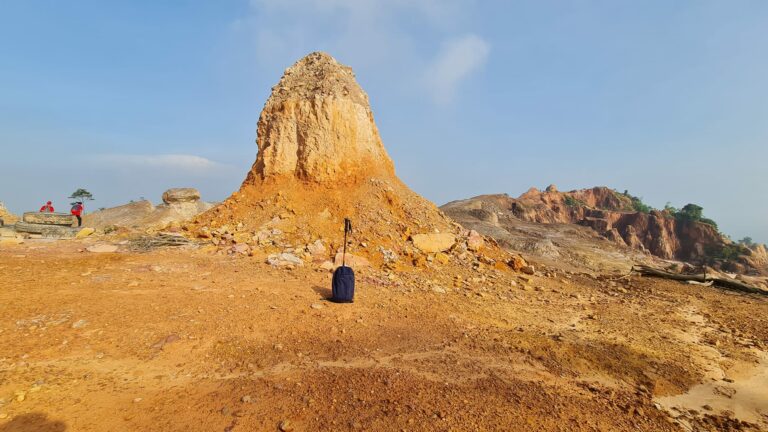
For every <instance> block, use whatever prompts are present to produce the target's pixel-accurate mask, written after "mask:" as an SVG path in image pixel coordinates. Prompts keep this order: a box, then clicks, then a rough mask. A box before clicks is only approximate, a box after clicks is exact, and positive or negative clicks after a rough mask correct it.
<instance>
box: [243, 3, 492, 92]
mask: <svg viewBox="0 0 768 432" xmlns="http://www.w3.org/2000/svg"><path fill="white" fill-rule="evenodd" d="M475 1H476V0H250V12H249V14H248V15H246V16H243V17H239V18H238V19H236V20H234V21H233V22H232V24H231V26H230V29H231V31H232V34H233V36H234V37H235V40H237V41H247V42H246V43H247V44H249V45H250V46H249V47H248V48H250V49H248V48H240V49H237V50H233V52H237V53H249V54H248V56H251V57H252V58H253V60H255V63H256V67H258V68H263V71H264V72H266V71H274V70H281V68H285V67H287V66H289V65H290V64H292V63H293V62H294V61H296V60H298V59H299V58H300V57H302V56H304V55H306V54H307V53H309V52H311V51H316V50H324V51H328V52H329V53H330V54H332V55H334V56H336V57H337V58H338V59H339V60H340V61H342V62H343V63H346V64H349V65H350V66H352V67H353V68H354V69H355V71H356V72H357V73H358V75H359V76H361V77H362V76H364V77H365V80H366V81H367V83H368V84H369V85H378V86H379V88H380V89H382V90H381V91H382V93H388V94H391V93H392V91H395V92H402V93H403V94H411V95H412V94H419V93H423V94H428V95H440V96H439V97H438V96H435V97H434V98H432V99H433V100H435V101H437V102H439V103H445V102H447V101H450V100H451V98H452V96H453V95H454V94H455V93H456V89H457V87H458V84H459V82H460V81H461V80H463V79H464V78H466V77H467V76H468V75H469V74H471V73H472V72H473V71H474V70H476V69H477V68H478V67H479V66H481V65H482V64H483V63H484V62H485V59H486V58H487V56H488V53H489V51H490V50H489V47H488V44H487V43H486V42H485V41H483V40H482V39H481V38H480V37H479V36H476V35H474V34H469V35H467V36H463V37H461V35H462V33H464V32H465V31H466V30H464V31H461V30H459V29H460V28H461V27H462V26H463V25H465V24H467V23H468V22H469V20H467V19H465V17H466V16H468V15H469V14H470V12H471V10H472V5H473V3H474V2H475ZM254 53H255V56H254V55H253V54H254ZM430 58H434V59H435V60H434V61H433V62H430V61H429V60H428V59H430ZM435 71H437V73H438V82H437V83H433V82H425V81H424V80H422V77H423V76H424V75H426V74H433V73H435ZM394 76H397V77H398V79H397V80H393V79H392V77H394Z"/></svg>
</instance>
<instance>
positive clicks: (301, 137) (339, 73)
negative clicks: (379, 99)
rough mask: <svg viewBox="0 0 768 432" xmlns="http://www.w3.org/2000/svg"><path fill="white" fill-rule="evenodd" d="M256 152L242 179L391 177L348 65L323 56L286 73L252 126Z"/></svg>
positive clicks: (365, 99) (310, 57) (304, 61)
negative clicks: (246, 177)
mask: <svg viewBox="0 0 768 432" xmlns="http://www.w3.org/2000/svg"><path fill="white" fill-rule="evenodd" d="M257 133H258V141H257V144H258V147H259V152H258V155H257V157H256V163H255V164H254V165H253V168H252V169H251V172H250V174H249V176H248V180H246V182H248V183H254V182H255V180H256V179H257V178H259V179H266V178H268V177H276V176H289V177H296V178H298V179H301V180H308V181H313V182H318V183H322V182H331V181H332V182H340V181H344V180H348V179H360V178H370V177H374V176H381V175H384V176H388V175H393V174H394V168H393V165H392V161H391V160H390V158H389V156H388V155H387V152H386V150H384V145H383V144H382V142H381V138H380V137H379V132H378V130H377V129H376V124H375V123H374V121H373V113H372V112H371V108H370V105H369V103H368V95H366V94H365V92H364V91H363V89H362V88H360V86H359V85H358V84H357V81H356V80H355V74H354V73H353V72H352V69H351V68H349V67H348V66H344V65H341V64H339V63H338V62H337V61H336V60H335V59H334V58H333V57H331V56H329V55H328V54H325V53H319V52H315V53H312V54H309V55H308V56H306V57H304V58H303V59H301V60H299V61H298V62H297V63H296V64H294V65H293V66H291V67H290V68H288V69H286V71H285V74H284V75H283V77H282V79H280V82H279V83H278V84H277V85H276V86H275V87H274V88H273V89H272V94H271V95H270V97H269V99H268V100H267V103H266V104H265V105H264V109H263V110H262V112H261V116H260V117H259V123H258V131H257Z"/></svg>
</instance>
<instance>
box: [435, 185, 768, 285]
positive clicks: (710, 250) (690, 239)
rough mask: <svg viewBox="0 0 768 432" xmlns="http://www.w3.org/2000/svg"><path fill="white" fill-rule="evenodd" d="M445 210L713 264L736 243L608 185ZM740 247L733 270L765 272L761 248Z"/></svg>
mask: <svg viewBox="0 0 768 432" xmlns="http://www.w3.org/2000/svg"><path fill="white" fill-rule="evenodd" d="M442 209H443V210H444V211H445V212H446V213H447V214H448V215H450V216H452V217H454V218H457V219H459V220H461V221H462V223H465V221H466V220H467V218H468V217H475V218H477V219H478V220H482V221H494V220H498V218H499V217H500V215H504V216H507V217H511V218H515V219H519V220H522V221H526V222H534V223H539V224H578V225H582V226H586V227H589V228H590V229H592V230H594V231H595V232H596V233H598V234H599V235H600V236H602V237H604V238H606V239H608V240H610V241H612V242H613V243H615V244H616V245H617V246H619V247H624V246H628V247H629V248H632V249H635V250H639V251H643V252H647V253H650V254H652V255H654V256H657V257H660V258H664V259H674V260H682V261H687V262H692V263H704V262H708V263H711V262H712V261H713V260H717V259H720V258H721V257H722V255H723V253H722V252H723V250H725V249H726V248H727V247H729V246H730V245H732V242H731V241H730V240H729V239H727V238H726V237H724V236H723V235H721V234H720V233H719V232H718V230H717V228H715V227H714V226H712V225H709V224H706V223H703V222H698V221H691V220H679V219H677V218H675V217H673V215H671V214H670V213H668V212H666V211H659V210H651V211H649V212H648V213H645V212H638V211H635V210H634V208H633V202H632V199H631V198H630V197H629V196H627V195H625V194H620V193H617V192H616V191H614V190H612V189H609V188H607V187H594V188H591V189H582V190H574V191H569V192H560V191H558V190H557V187H556V186H554V185H551V186H549V187H548V188H547V189H546V191H544V192H541V191H539V190H538V189H536V188H531V189H530V190H528V191H527V192H525V193H524V194H522V195H521V196H520V197H518V198H511V197H509V196H508V195H506V194H500V195H483V196H478V197H475V198H471V199H469V200H463V201H456V202H453V203H448V204H446V205H445V206H443V207H442ZM494 214H495V216H491V215H494ZM497 224H498V222H497ZM471 227H472V228H475V229H478V228H476V227H475V226H471ZM481 232H483V231H481ZM483 233H484V234H487V235H493V233H491V232H483ZM739 249H740V250H742V252H743V253H742V256H740V257H738V258H737V259H736V260H735V262H736V263H737V264H738V265H736V266H735V267H733V268H734V269H736V270H744V268H745V267H746V268H747V269H749V268H751V269H753V270H757V271H762V270H760V269H762V268H765V266H766V264H767V263H768V259H765V258H764V257H763V255H761V252H760V251H758V250H754V251H751V252H748V251H747V250H746V248H744V247H739ZM731 260H732V261H734V260H733V259H731ZM721 261H722V260H721ZM729 265H731V266H733V264H729ZM726 266H727V265H726Z"/></svg>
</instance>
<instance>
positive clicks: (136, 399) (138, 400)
mask: <svg viewBox="0 0 768 432" xmlns="http://www.w3.org/2000/svg"><path fill="white" fill-rule="evenodd" d="M142 400H144V399H142V398H135V399H134V400H133V403H139V402H141V401H142Z"/></svg>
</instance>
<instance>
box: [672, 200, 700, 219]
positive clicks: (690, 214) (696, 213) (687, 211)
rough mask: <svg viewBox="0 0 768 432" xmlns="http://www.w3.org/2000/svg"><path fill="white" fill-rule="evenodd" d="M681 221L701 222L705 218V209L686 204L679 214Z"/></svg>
mask: <svg viewBox="0 0 768 432" xmlns="http://www.w3.org/2000/svg"><path fill="white" fill-rule="evenodd" d="M678 214H679V215H680V218H681V219H685V220H691V221H700V220H701V218H702V217H703V216H704V208H703V207H701V206H700V205H696V204H686V205H685V206H683V208H681V209H680V211H679V212H678Z"/></svg>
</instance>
